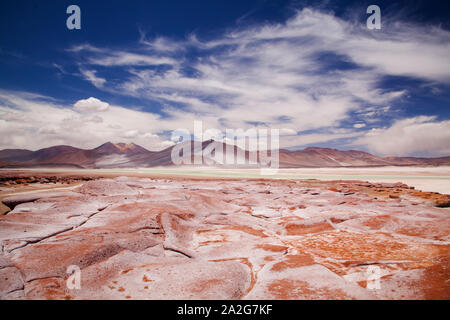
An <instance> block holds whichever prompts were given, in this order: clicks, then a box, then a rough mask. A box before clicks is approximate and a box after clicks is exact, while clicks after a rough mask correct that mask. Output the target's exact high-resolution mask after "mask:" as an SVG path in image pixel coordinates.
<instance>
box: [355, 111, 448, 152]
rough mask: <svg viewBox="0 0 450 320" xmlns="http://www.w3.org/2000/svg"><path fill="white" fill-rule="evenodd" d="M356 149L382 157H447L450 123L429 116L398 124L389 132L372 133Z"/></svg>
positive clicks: (356, 142)
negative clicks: (363, 148) (365, 150)
mask: <svg viewBox="0 0 450 320" xmlns="http://www.w3.org/2000/svg"><path fill="white" fill-rule="evenodd" d="M353 145H356V146H361V145H363V146H367V147H368V149H369V150H370V151H372V152H375V153H378V154H383V155H401V156H404V155H424V156H429V155H433V156H436V155H442V156H448V155H449V154H450V120H446V121H436V117H429V116H418V117H413V118H408V119H402V120H397V121H396V122H394V124H393V125H392V126H391V127H389V128H381V129H372V130H371V131H369V132H367V133H366V134H365V135H364V136H363V137H361V138H359V139H357V140H356V141H354V143H353Z"/></svg>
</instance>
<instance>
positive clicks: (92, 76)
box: [80, 68, 106, 89]
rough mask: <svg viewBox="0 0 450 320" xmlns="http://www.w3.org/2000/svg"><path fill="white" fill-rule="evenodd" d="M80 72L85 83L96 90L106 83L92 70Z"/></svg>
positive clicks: (81, 70)
mask: <svg viewBox="0 0 450 320" xmlns="http://www.w3.org/2000/svg"><path fill="white" fill-rule="evenodd" d="M80 72H81V74H82V76H83V78H84V79H85V80H87V81H89V82H90V83H92V85H94V87H96V88H99V89H100V88H103V85H104V84H105V82H106V79H104V78H101V77H98V76H97V75H96V73H97V72H96V71H94V70H86V69H83V68H80Z"/></svg>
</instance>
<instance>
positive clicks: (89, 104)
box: [73, 97, 109, 112]
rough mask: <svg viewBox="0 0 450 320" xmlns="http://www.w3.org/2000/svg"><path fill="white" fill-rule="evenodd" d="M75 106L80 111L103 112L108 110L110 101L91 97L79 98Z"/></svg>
mask: <svg viewBox="0 0 450 320" xmlns="http://www.w3.org/2000/svg"><path fill="white" fill-rule="evenodd" d="M73 107H74V109H75V110H78V111H80V112H103V111H106V110H108V108H109V103H107V102H103V101H101V100H99V99H97V98H94V97H90V98H88V99H82V100H78V101H77V102H76V103H75V104H74V105H73Z"/></svg>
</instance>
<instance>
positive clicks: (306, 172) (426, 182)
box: [0, 166, 450, 194]
mask: <svg viewBox="0 0 450 320" xmlns="http://www.w3.org/2000/svg"><path fill="white" fill-rule="evenodd" d="M9 171H17V172H20V171H25V172H43V173H52V172H53V173H57V174H61V173H66V174H70V173H76V174H86V175H92V174H95V175H102V174H103V175H107V176H117V175H121V174H125V175H133V176H141V177H145V176H155V175H156V176H159V175H165V176H171V175H175V176H197V177H213V178H214V177H220V178H226V177H230V178H264V179H318V180H323V181H330V180H360V181H369V182H389V183H395V182H401V183H405V184H407V185H409V186H412V187H415V188H417V189H419V190H423V191H430V192H439V193H443V194H450V167H448V166H441V167H372V168H370V167H369V168H355V167H352V168H296V169H286V168H280V169H278V172H277V173H276V174H275V175H261V173H260V170H259V169H224V168H214V167H201V168H198V167H158V168H135V169H95V170H94V169H86V170H84V169H80V170H70V171H68V170H67V169H18V170H10V169H8V170H6V169H3V170H0V174H1V172H9Z"/></svg>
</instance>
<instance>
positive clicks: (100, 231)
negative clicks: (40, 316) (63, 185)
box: [0, 177, 450, 299]
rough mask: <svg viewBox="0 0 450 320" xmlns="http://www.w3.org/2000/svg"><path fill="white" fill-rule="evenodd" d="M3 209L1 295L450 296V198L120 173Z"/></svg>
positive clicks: (352, 186)
mask: <svg viewBox="0 0 450 320" xmlns="http://www.w3.org/2000/svg"><path fill="white" fill-rule="evenodd" d="M85 180H89V179H85ZM3 203H4V204H6V205H7V206H8V207H9V208H10V209H12V210H11V211H10V212H8V213H7V214H6V215H3V216H1V217H0V297H1V298H2V299H449V298H450V283H449V279H450V251H449V244H450V216H449V214H450V211H449V209H448V208H439V207H448V206H449V204H450V197H449V196H448V195H440V194H436V193H424V192H420V191H417V190H414V189H411V188H409V187H408V186H405V185H402V184H370V183H363V182H357V181H353V182H352V181H345V182H344V181H334V182H320V181H317V180H302V181H288V180H272V181H270V180H212V179H209V180H208V179H204V180H201V179H189V178H177V179H150V178H138V177H119V178H114V179H98V180H93V181H85V182H84V183H83V184H82V185H81V186H77V187H76V188H74V189H72V190H64V191H52V192H38V193H36V192H34V193H24V194H18V195H15V196H10V197H7V198H5V199H3ZM73 265H75V266H78V267H79V268H80V270H81V288H79V289H77V288H74V289H70V288H69V287H70V286H69V287H68V286H67V280H68V279H69V276H70V273H68V267H69V266H73ZM377 279H379V280H377Z"/></svg>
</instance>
